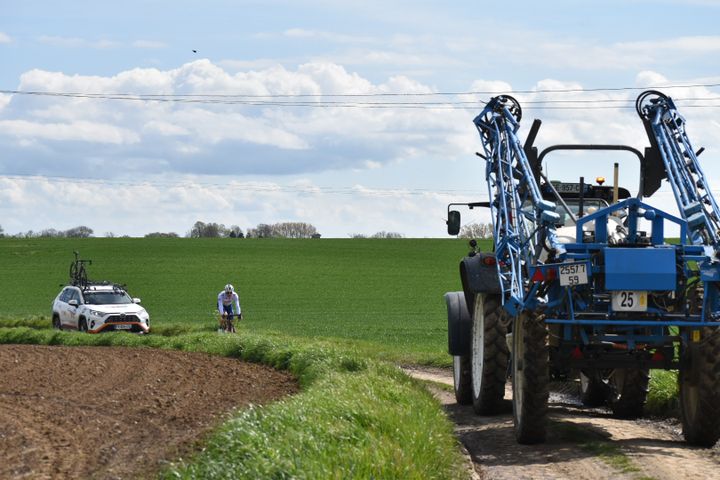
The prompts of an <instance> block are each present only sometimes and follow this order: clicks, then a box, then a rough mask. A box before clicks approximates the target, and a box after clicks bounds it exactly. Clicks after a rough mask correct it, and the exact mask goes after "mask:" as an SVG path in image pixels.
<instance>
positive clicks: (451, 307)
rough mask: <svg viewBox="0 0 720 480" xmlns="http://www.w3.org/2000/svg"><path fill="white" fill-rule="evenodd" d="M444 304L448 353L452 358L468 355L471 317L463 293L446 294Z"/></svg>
mask: <svg viewBox="0 0 720 480" xmlns="http://www.w3.org/2000/svg"><path fill="white" fill-rule="evenodd" d="M445 303H446V304H447V312H448V353H450V355H453V356H464V355H470V335H471V331H472V317H471V316H470V313H469V312H468V309H467V304H466V302H465V294H464V293H463V292H447V293H446V294H445Z"/></svg>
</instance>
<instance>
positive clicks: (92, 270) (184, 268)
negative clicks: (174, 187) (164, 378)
mask: <svg viewBox="0 0 720 480" xmlns="http://www.w3.org/2000/svg"><path fill="white" fill-rule="evenodd" d="M485 247H486V248H487V247H488V246H487V245H485ZM73 250H77V251H79V252H80V254H81V257H82V258H89V259H92V261H93V263H92V265H89V266H88V272H89V277H90V278H91V279H94V280H110V281H114V282H118V283H125V284H127V287H128V290H129V292H130V294H131V295H133V296H135V297H140V298H141V299H142V304H143V306H145V308H147V310H148V311H149V312H150V316H151V324H152V326H153V328H156V327H157V328H156V331H157V332H158V333H162V332H163V331H165V332H168V331H186V330H206V331H210V330H213V329H214V328H215V327H216V325H217V320H216V313H215V312H216V307H215V303H216V298H217V294H218V292H219V291H220V290H221V289H222V288H223V286H224V285H225V284H226V283H228V282H229V283H232V284H234V285H235V287H236V289H237V290H238V291H239V293H240V297H241V303H242V308H243V313H244V316H245V320H244V323H243V325H242V326H241V328H243V329H248V330H251V331H255V332H265V333H278V332H281V333H283V334H288V335H293V336H297V337H305V338H325V339H332V340H333V341H334V342H336V343H337V344H339V345H353V347H354V348H360V349H361V350H364V351H365V352H366V353H368V354H372V355H373V356H376V357H380V358H387V359H392V360H395V361H400V362H414V363H428V364H440V365H449V362H450V357H449V356H448V355H447V353H446V352H447V314H446V309H445V303H444V300H443V294H444V293H445V292H446V291H454V290H460V288H461V287H460V280H459V275H458V262H459V260H460V259H461V258H462V257H463V256H464V255H465V254H466V253H467V246H466V245H465V242H464V241H462V240H455V239H447V240H444V239H397V240H396V239H306V240H305V239H292V240H290V239H185V238H175V239H173V238H170V239H163V238H158V239H140V238H91V239H9V238H6V239H2V240H0V265H2V266H3V273H4V275H3V276H2V278H1V279H0V291H2V292H3V295H2V296H3V303H2V306H1V307H0V308H1V310H0V314H1V315H3V316H4V317H10V318H27V317H32V316H34V317H37V316H44V317H46V318H47V319H48V322H49V318H50V304H51V302H52V300H53V298H54V297H55V295H56V294H57V293H58V292H59V290H60V288H59V286H60V284H62V283H64V282H65V281H67V278H68V267H69V265H70V262H71V260H72V258H73V255H72V252H73Z"/></svg>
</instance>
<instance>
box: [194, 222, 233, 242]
mask: <svg viewBox="0 0 720 480" xmlns="http://www.w3.org/2000/svg"><path fill="white" fill-rule="evenodd" d="M187 236H188V237H190V238H217V237H226V236H228V230H227V228H225V225H223V224H221V223H205V222H201V221H199V220H198V221H197V222H195V225H193V227H192V228H191V229H190V232H188V235H187Z"/></svg>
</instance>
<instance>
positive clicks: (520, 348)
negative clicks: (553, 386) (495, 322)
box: [512, 313, 550, 444]
mask: <svg viewBox="0 0 720 480" xmlns="http://www.w3.org/2000/svg"><path fill="white" fill-rule="evenodd" d="M512 336H513V355H512V364H513V368H512V386H513V402H512V403H513V423H514V424H515V438H516V440H517V441H518V443H522V444H534V443H542V442H544V441H545V437H546V428H547V416H548V397H549V386H548V384H549V382H550V371H549V363H550V359H549V349H548V344H547V341H548V334H547V328H546V327H545V323H544V321H543V317H541V316H538V315H534V314H529V313H522V314H520V315H518V316H517V317H515V319H514V322H513V335H512Z"/></svg>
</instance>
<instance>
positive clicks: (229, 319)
mask: <svg viewBox="0 0 720 480" xmlns="http://www.w3.org/2000/svg"><path fill="white" fill-rule="evenodd" d="M235 317H237V319H238V320H242V318H243V317H242V313H240V314H239V315H228V314H227V313H223V314H222V315H221V316H220V330H218V332H221V333H237V330H235Z"/></svg>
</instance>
